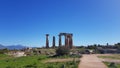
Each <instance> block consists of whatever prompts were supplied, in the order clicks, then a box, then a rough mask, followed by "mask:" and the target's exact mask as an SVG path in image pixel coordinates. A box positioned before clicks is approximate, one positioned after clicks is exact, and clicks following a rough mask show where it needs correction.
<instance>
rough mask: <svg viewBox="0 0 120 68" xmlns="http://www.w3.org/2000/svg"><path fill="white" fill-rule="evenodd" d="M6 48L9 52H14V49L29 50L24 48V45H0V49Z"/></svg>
mask: <svg viewBox="0 0 120 68" xmlns="http://www.w3.org/2000/svg"><path fill="white" fill-rule="evenodd" d="M4 48H7V49H9V50H13V49H17V50H20V49H23V48H27V47H26V46H22V45H10V46H4V45H1V44H0V49H4Z"/></svg>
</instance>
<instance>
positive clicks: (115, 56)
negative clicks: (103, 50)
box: [98, 54, 120, 59]
mask: <svg viewBox="0 0 120 68" xmlns="http://www.w3.org/2000/svg"><path fill="white" fill-rule="evenodd" d="M98 57H99V58H109V59H120V54H113V55H110V56H98Z"/></svg>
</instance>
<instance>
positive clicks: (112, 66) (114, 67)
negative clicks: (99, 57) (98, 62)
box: [104, 62, 120, 68]
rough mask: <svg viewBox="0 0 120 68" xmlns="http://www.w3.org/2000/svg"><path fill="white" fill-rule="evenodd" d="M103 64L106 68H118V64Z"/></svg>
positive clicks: (119, 67)
mask: <svg viewBox="0 0 120 68" xmlns="http://www.w3.org/2000/svg"><path fill="white" fill-rule="evenodd" d="M104 63H105V64H106V65H107V66H108V68H120V63H119V64H118V63H117V64H114V65H110V63H109V62H104Z"/></svg>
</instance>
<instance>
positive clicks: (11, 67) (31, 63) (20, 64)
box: [0, 54, 79, 68]
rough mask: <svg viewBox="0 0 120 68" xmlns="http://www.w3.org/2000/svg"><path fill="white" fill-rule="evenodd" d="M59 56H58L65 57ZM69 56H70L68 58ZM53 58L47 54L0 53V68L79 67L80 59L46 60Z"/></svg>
mask: <svg viewBox="0 0 120 68" xmlns="http://www.w3.org/2000/svg"><path fill="white" fill-rule="evenodd" d="M64 57H66V56H63V57H57V58H59V59H60V58H64ZM57 58H56V60H57ZM67 58H69V57H68V56H67V57H66V59H67ZM49 59H52V58H50V57H48V56H45V55H40V56H26V57H17V58H15V57H12V56H8V55H4V54H0V68H63V67H65V68H77V66H78V63H79V61H74V60H72V61H69V62H57V63H56V62H52V63H50V62H46V63H45V62H44V61H46V60H49Z"/></svg>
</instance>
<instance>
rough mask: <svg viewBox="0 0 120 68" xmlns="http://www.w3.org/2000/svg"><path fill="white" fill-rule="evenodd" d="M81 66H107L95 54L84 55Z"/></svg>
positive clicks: (81, 67)
mask: <svg viewBox="0 0 120 68" xmlns="http://www.w3.org/2000/svg"><path fill="white" fill-rule="evenodd" d="M79 68H107V66H106V65H105V64H104V63H102V61H101V60H100V59H99V58H98V57H97V55H95V54H91V55H83V57H82V58H81V62H80V64H79Z"/></svg>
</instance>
